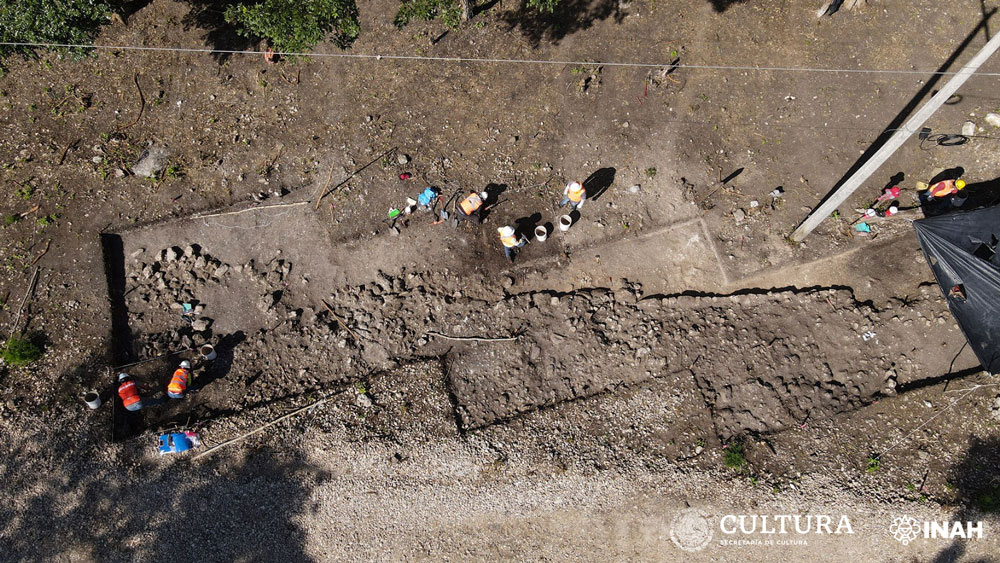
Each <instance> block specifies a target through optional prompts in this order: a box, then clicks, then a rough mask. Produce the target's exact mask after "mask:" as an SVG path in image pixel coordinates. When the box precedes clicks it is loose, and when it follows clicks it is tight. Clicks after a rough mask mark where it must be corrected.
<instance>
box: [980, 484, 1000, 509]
mask: <svg viewBox="0 0 1000 563" xmlns="http://www.w3.org/2000/svg"><path fill="white" fill-rule="evenodd" d="M975 500H976V506H977V507H979V510H982V511H983V512H993V513H997V512H1000V485H993V486H992V487H989V488H988V489H986V490H984V491H981V492H980V493H979V494H978V495H976V497H975Z"/></svg>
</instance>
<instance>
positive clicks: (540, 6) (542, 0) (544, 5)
mask: <svg viewBox="0 0 1000 563" xmlns="http://www.w3.org/2000/svg"><path fill="white" fill-rule="evenodd" d="M527 5H528V8H530V9H532V10H536V11H538V12H541V13H543V14H551V13H552V12H554V11H556V6H558V5H559V0H528V2H527Z"/></svg>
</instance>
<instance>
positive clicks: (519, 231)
mask: <svg viewBox="0 0 1000 563" xmlns="http://www.w3.org/2000/svg"><path fill="white" fill-rule="evenodd" d="M541 220H542V214H541V213H538V212H535V213H532V214H531V215H529V216H527V217H521V218H519V219H515V220H514V224H515V225H517V226H516V227H514V233H515V234H516V235H517V236H518V237H519V238H520V237H522V236H524V237H528V238H529V239H530V238H532V237H534V236H535V227H537V226H538V222H539V221H541Z"/></svg>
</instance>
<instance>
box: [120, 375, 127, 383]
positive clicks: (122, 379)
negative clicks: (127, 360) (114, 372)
mask: <svg viewBox="0 0 1000 563" xmlns="http://www.w3.org/2000/svg"><path fill="white" fill-rule="evenodd" d="M126 379H128V374H127V373H119V374H118V383H121V382H122V381H125V380H126Z"/></svg>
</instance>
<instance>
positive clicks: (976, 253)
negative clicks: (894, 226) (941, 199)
mask: <svg viewBox="0 0 1000 563" xmlns="http://www.w3.org/2000/svg"><path fill="white" fill-rule="evenodd" d="M913 228H914V229H915V230H916V231H917V239H918V240H920V246H921V248H923V250H924V256H925V257H926V258H927V263H928V264H929V265H930V267H931V270H932V271H933V272H934V277H935V278H937V282H938V285H940V286H941V291H942V292H943V293H944V296H945V299H946V300H947V301H948V308H949V309H951V314H952V315H953V316H954V317H955V320H956V321H958V326H959V328H961V329H962V332H963V333H964V334H965V338H966V339H967V340H968V341H969V345H970V346H971V347H972V350H973V351H974V352H975V353H976V357H978V358H979V361H980V363H982V364H983V368H985V369H986V370H988V371H989V372H990V373H991V374H996V373H1000V349H998V344H1000V255H998V254H997V242H998V241H1000V206H997V207H988V208H985V209H977V210H975V211H965V212H956V213H950V214H948V215H940V216H937V217H928V218H925V219H920V220H919V221H914V222H913ZM956 287H957V290H953V288H956Z"/></svg>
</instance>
